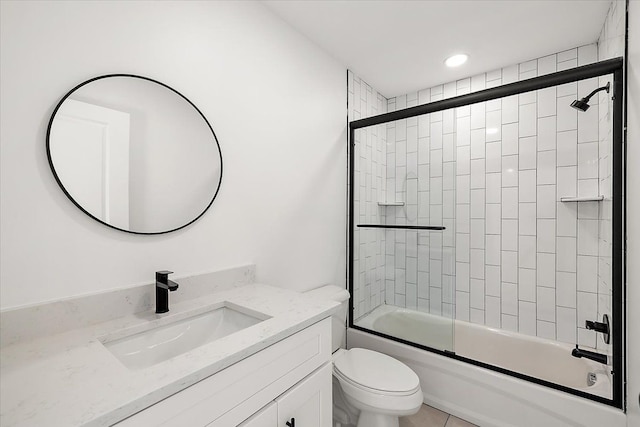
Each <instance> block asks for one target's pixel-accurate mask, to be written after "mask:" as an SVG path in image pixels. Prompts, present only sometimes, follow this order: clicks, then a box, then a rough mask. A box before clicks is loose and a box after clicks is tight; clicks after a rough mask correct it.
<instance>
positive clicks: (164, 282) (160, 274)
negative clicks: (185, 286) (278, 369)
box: [156, 271, 178, 313]
mask: <svg viewBox="0 0 640 427" xmlns="http://www.w3.org/2000/svg"><path fill="white" fill-rule="evenodd" d="M172 273H173V271H156V313H166V312H167V311H169V291H172V292H173V291H175V290H176V289H178V284H177V283H176V282H174V281H173V280H169V275H170V274H172Z"/></svg>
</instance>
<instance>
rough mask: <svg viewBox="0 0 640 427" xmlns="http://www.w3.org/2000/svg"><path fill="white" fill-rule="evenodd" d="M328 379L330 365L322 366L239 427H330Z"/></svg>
mask: <svg viewBox="0 0 640 427" xmlns="http://www.w3.org/2000/svg"><path fill="white" fill-rule="evenodd" d="M331 375H332V374H331V363H326V364H324V365H323V366H322V367H321V368H318V369H317V370H316V371H315V372H314V373H313V374H311V375H309V376H307V377H306V378H305V379H303V380H302V381H300V382H299V383H298V384H296V385H295V386H293V387H291V388H290V389H289V390H287V391H286V392H284V393H283V394H282V395H280V396H279V397H278V398H277V399H276V400H275V401H274V402H271V403H270V404H268V405H267V406H266V407H264V408H262V409H261V410H260V411H259V412H258V413H256V414H254V415H253V416H251V417H250V418H249V419H248V420H245V421H244V422H243V423H241V424H240V427H291V426H297V427H325V426H330V425H331V415H332V414H331V411H332V402H331ZM287 423H289V424H287Z"/></svg>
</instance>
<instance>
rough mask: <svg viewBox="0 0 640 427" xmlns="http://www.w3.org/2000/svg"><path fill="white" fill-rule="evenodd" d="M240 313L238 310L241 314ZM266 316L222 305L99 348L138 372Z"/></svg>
mask: <svg viewBox="0 0 640 427" xmlns="http://www.w3.org/2000/svg"><path fill="white" fill-rule="evenodd" d="M241 310H242V311H241ZM268 318H269V316H266V315H263V314H261V313H256V312H253V311H252V310H247V309H243V308H242V307H238V306H236V305H233V307H231V305H230V304H228V303H225V305H223V306H221V307H217V308H215V309H213V310H211V311H207V312H205V313H201V314H198V315H194V316H191V317H188V318H186V319H181V320H178V321H175V322H171V323H169V324H166V325H162V326H157V327H154V328H152V329H149V330H146V331H144V332H139V333H136V334H134V335H130V336H127V337H124V338H120V339H115V340H113V341H109V340H107V341H106V342H103V345H104V346H105V347H106V348H107V349H108V350H109V351H110V352H111V353H113V355H114V356H116V357H117V358H118V359H119V360H120V361H121V362H122V363H123V364H124V365H125V366H126V367H127V368H130V369H142V368H147V367H149V366H152V365H155V364H156V363H160V362H164V361H165V360H168V359H170V358H172V357H175V356H178V355H180V354H183V353H186V352H188V351H190V350H193V349H194V348H197V347H200V346H202V345H204V344H207V343H210V342H212V341H215V340H217V339H219V338H222V337H225V336H227V335H230V334H232V333H234V332H238V331H240V330H242V329H245V328H248V327H250V326H253V325H255V324H257V323H260V322H262V321H264V320H266V319H268Z"/></svg>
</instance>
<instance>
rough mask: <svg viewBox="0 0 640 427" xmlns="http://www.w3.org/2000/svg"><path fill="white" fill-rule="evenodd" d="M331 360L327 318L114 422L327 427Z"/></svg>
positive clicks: (129, 425) (125, 425)
mask: <svg viewBox="0 0 640 427" xmlns="http://www.w3.org/2000/svg"><path fill="white" fill-rule="evenodd" d="M330 358H331V319H330V318H326V319H324V320H322V321H320V322H318V323H315V324H313V325H311V326H309V327H307V328H305V329H303V330H301V331H299V332H297V333H295V334H293V335H291V336H289V337H287V338H285V339H283V340H281V341H279V342H276V343H275V344H272V345H270V346H269V347H267V348H265V349H263V350H261V351H259V352H257V353H254V354H252V355H249V356H248V357H246V358H244V359H242V360H241V361H239V362H237V363H235V364H233V365H231V366H229V367H227V368H226V369H223V370H222V371H219V372H218V373H216V374H214V375H211V376H210V377H208V378H205V379H203V380H202V381H200V382H197V383H195V384H194V385H192V386H190V387H188V388H186V389H184V390H182V391H180V392H178V393H176V394H174V395H172V396H170V397H168V398H166V399H164V400H162V401H160V402H158V403H156V404H155V405H152V406H150V407H148V408H146V409H144V410H142V411H140V412H138V413H137V414H134V415H132V416H130V417H129V418H127V419H125V420H123V421H121V422H119V423H117V424H116V426H117V427H133V426H136V427H143V426H144V427H147V426H152V425H153V426H163V427H164V426H175V427H184V426H190V427H191V426H193V427H198V426H203V427H204V426H207V427H230V426H238V425H243V426H248V427H267V426H268V427H275V426H279V427H287V424H286V423H287V422H290V421H291V418H295V426H296V427H316V426H317V427H329V426H331V366H332V365H331V361H330ZM251 414H254V415H251ZM249 415H251V416H249ZM248 416H249V417H248Z"/></svg>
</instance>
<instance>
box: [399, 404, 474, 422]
mask: <svg viewBox="0 0 640 427" xmlns="http://www.w3.org/2000/svg"><path fill="white" fill-rule="evenodd" d="M400 427H475V424H471V423H470V422H467V421H465V420H461V419H460V418H457V417H454V416H453V415H449V414H447V413H446V412H442V411H441V410H439V409H436V408H433V407H431V406H427V405H422V408H420V411H418V413H417V414H415V415H412V416H410V417H402V418H400Z"/></svg>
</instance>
